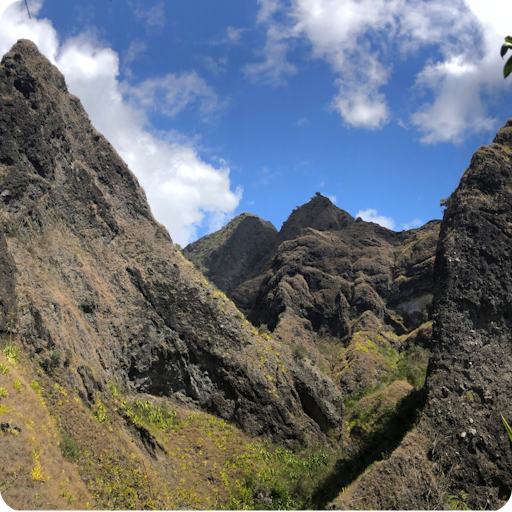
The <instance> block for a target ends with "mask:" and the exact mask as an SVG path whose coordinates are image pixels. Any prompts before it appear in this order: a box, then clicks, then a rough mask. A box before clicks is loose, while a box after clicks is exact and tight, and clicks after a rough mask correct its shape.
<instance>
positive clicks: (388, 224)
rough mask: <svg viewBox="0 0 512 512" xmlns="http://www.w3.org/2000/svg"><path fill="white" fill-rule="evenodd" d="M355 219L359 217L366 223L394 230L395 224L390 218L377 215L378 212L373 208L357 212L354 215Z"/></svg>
mask: <svg viewBox="0 0 512 512" xmlns="http://www.w3.org/2000/svg"><path fill="white" fill-rule="evenodd" d="M357 217H361V219H363V220H365V221H366V222H374V223H375V224H379V225H381V226H383V227H385V228H388V229H395V225H396V222H395V221H394V220H393V219H392V218H391V217H385V216H384V215H379V213H378V211H377V210H374V209H373V208H367V209H366V210H359V211H358V212H357V214H356V218H357Z"/></svg>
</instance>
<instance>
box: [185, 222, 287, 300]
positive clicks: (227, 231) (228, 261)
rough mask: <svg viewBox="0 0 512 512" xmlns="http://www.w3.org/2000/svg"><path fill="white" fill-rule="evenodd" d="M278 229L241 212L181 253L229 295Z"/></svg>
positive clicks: (262, 253) (250, 270)
mask: <svg viewBox="0 0 512 512" xmlns="http://www.w3.org/2000/svg"><path fill="white" fill-rule="evenodd" d="M276 236H277V229H276V228H275V227H274V226H273V225H272V224H271V223H270V222H268V221H265V220H262V219H260V218H259V217H258V216H257V215H252V214H251V213H242V214H241V215H239V216H238V217H236V218H235V219H233V220H232V221H231V222H229V223H228V224H227V225H226V226H225V227H223V228H222V229H221V230H220V231H217V232H216V233H213V234H211V235H206V236H205V237H203V238H201V239H200V240H198V241H197V242H194V243H192V244H189V245H187V247H185V248H184V249H183V251H182V252H183V255H184V256H185V257H186V258H187V259H189V260H190V261H192V262H193V263H196V265H197V266H198V267H199V268H200V269H201V270H202V272H203V273H204V275H205V276H206V277H208V279H209V280H210V281H211V282H213V283H214V284H215V285H216V286H218V287H219V288H220V289H221V290H223V291H224V292H225V293H226V294H227V295H229V296H230V295H231V293H232V292H233V290H234V289H235V288H237V287H238V286H239V285H240V284H241V283H242V282H244V281H245V280H246V279H247V278H248V276H249V275H250V274H251V273H252V272H253V271H254V269H255V267H256V266H257V265H258V264H259V263H260V262H261V260H262V258H263V257H264V256H265V255H266V254H267V253H268V252H269V250H270V249H271V247H272V246H273V243H274V240H275V238H276Z"/></svg>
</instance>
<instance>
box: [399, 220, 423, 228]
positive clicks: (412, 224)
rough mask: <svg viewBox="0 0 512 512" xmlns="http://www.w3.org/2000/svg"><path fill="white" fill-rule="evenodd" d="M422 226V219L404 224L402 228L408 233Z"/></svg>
mask: <svg viewBox="0 0 512 512" xmlns="http://www.w3.org/2000/svg"><path fill="white" fill-rule="evenodd" d="M422 224H423V222H421V220H420V219H414V220H412V221H411V222H404V223H403V224H402V225H401V228H402V229H404V230H405V231H408V230H409V229H414V228H419V227H420V226H421V225H422Z"/></svg>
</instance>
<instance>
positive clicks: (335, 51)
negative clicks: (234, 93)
mask: <svg viewBox="0 0 512 512" xmlns="http://www.w3.org/2000/svg"><path fill="white" fill-rule="evenodd" d="M259 4H260V10H259V13H258V16H257V24H259V25H262V24H263V25H264V26H265V25H266V29H267V39H266V43H265V47H264V48H263V49H262V50H261V55H262V57H263V59H261V60H260V62H256V63H252V64H249V65H247V66H246V67H245V69H244V71H245V73H246V75H247V77H248V78H250V79H251V80H252V81H260V82H263V83H269V84H271V85H284V84H286V82H287V79H288V78H289V77H291V76H292V75H293V74H294V73H296V72H297V69H296V67H295V66H294V65H293V64H292V63H291V62H290V61H289V59H288V54H289V50H290V45H291V43H292V41H293V40H301V41H306V42H307V43H308V45H309V48H310V56H311V58H314V59H321V60H323V61H325V62H327V63H328V64H329V65H330V67H331V69H332V71H333V73H334V74H335V75H337V78H336V79H335V80H334V85H335V86H336V88H337V90H338V92H337V93H336V95H335V96H334V98H333V100H332V103H331V108H332V110H333V111H335V112H338V113H339V114H340V116H341V117H342V118H343V120H344V122H345V123H346V124H347V125H349V126H356V127H362V128H367V129H377V128H381V127H382V126H384V125H385V124H386V123H388V122H389V121H390V120H391V119H392V112H391V111H390V107H389V105H388V102H387V98H386V96H385V94H384V92H383V87H384V86H385V85H386V84H387V83H388V82H389V80H390V78H391V77H392V75H393V67H392V64H391V61H392V58H393V57H394V56H396V55H399V56H401V58H404V59H407V58H410V57H413V56H417V55H418V53H419V50H420V49H422V48H425V47H428V46H429V47H430V48H433V49H434V51H435V53H436V54H437V55H438V57H437V59H436V61H427V62H425V63H424V68H423V70H421V71H420V73H419V74H418V75H417V77H416V78H415V79H414V78H411V84H410V85H411V87H412V86H414V87H413V88H414V92H415V93H417V92H421V91H424V92H426V93H428V97H429V98H430V97H432V96H433V99H429V100H428V101H426V102H424V103H423V104H421V105H419V107H418V109H417V110H416V111H414V112H412V115H411V117H410V119H409V121H408V122H407V123H406V124H409V125H410V126H414V127H415V128H416V129H417V130H419V132H420V133H421V134H422V141H423V142H425V143H436V142H455V143H456V142H460V141H461V140H462V139H463V138H464V137H466V136H467V135H468V134H470V133H476V132H483V131H487V130H490V129H493V128H494V127H495V125H496V120H495V119H493V118H492V116H489V114H488V109H487V103H488V98H489V97H491V96H492V95H493V94H494V93H496V92H500V91H503V90H504V88H505V87H507V86H508V84H506V83H504V81H503V79H502V77H501V67H502V65H503V64H502V61H501V59H500V57H499V51H498V49H499V47H500V46H501V43H502V42H503V37H504V35H506V34H508V32H509V31H510V27H507V21H508V20H510V19H511V18H512V4H511V3H510V2H502V1H500V0H453V1H451V2H446V1H445V0H429V1H424V0H344V1H343V2H339V1H336V0H291V2H284V0H259ZM277 15H279V20H278V16H277Z"/></svg>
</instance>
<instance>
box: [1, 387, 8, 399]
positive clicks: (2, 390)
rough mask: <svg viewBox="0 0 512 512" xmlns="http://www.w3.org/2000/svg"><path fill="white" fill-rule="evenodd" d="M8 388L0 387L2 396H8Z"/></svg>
mask: <svg viewBox="0 0 512 512" xmlns="http://www.w3.org/2000/svg"><path fill="white" fill-rule="evenodd" d="M7 394H8V393H7V390H6V389H5V388H0V396H1V397H6V396H7Z"/></svg>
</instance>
